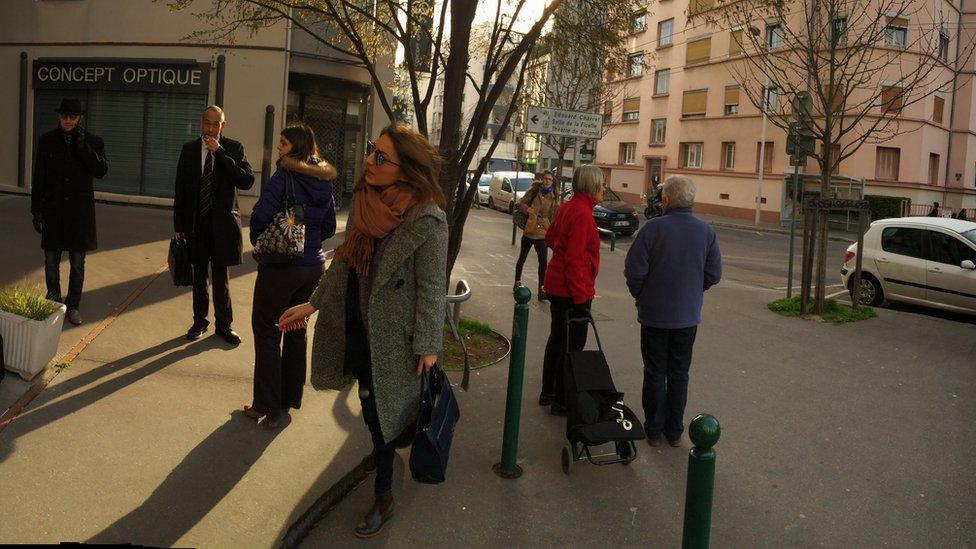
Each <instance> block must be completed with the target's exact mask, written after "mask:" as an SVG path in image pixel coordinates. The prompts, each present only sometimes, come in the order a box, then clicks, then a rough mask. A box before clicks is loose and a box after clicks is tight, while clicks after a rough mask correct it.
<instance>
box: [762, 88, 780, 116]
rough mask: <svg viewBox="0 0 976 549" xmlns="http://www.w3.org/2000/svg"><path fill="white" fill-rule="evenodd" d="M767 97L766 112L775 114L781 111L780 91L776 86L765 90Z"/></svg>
mask: <svg viewBox="0 0 976 549" xmlns="http://www.w3.org/2000/svg"><path fill="white" fill-rule="evenodd" d="M763 91H764V93H763V95H764V96H765V103H766V112H767V113H774V112H776V111H777V110H778V109H779V91H778V90H777V89H776V86H770V87H768V88H766V89H765V90H763Z"/></svg>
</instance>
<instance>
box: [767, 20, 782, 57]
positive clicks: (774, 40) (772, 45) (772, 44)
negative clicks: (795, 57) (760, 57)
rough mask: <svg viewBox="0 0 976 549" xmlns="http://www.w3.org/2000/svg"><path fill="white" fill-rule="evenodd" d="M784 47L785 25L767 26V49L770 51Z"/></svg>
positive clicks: (774, 24) (773, 24)
mask: <svg viewBox="0 0 976 549" xmlns="http://www.w3.org/2000/svg"><path fill="white" fill-rule="evenodd" d="M782 45H783V25H780V24H779V23H772V24H770V25H766V48H767V49H770V50H775V49H778V48H779V47H780V46H782Z"/></svg>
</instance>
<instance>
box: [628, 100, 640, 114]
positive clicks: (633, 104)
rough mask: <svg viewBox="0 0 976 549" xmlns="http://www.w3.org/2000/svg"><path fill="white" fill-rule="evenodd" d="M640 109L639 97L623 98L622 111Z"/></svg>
mask: <svg viewBox="0 0 976 549" xmlns="http://www.w3.org/2000/svg"><path fill="white" fill-rule="evenodd" d="M639 110H640V97H635V98H633V99H624V112H633V111H639Z"/></svg>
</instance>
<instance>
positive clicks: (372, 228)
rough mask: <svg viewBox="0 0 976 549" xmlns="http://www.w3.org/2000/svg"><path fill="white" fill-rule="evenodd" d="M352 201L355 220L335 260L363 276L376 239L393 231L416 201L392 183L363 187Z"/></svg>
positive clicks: (403, 187)
mask: <svg viewBox="0 0 976 549" xmlns="http://www.w3.org/2000/svg"><path fill="white" fill-rule="evenodd" d="M353 200H354V201H355V204H356V210H355V211H356V214H355V216H356V217H355V220H354V221H353V226H352V228H351V229H349V236H348V237H346V241H345V242H343V243H342V245H340V246H339V247H338V248H336V251H335V257H336V259H341V260H343V261H345V262H346V264H347V265H349V266H350V267H352V268H353V269H356V273H358V274H359V276H367V275H369V271H370V263H372V261H373V250H374V248H375V245H376V239H377V238H383V237H385V236H387V235H388V234H390V233H392V232H393V231H395V230H396V228H397V227H399V226H400V224H401V223H403V218H404V214H405V213H406V212H407V211H409V210H410V208H412V207H413V206H414V204H415V203H416V199H415V198H414V195H413V191H411V190H410V189H409V188H408V187H407V186H406V185H399V184H396V183H394V184H392V185H387V186H385V187H380V186H376V185H369V184H363V185H362V186H361V187H360V188H359V189H357V190H356V192H355V193H354V196H353Z"/></svg>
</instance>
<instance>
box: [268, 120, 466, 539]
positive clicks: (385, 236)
mask: <svg viewBox="0 0 976 549" xmlns="http://www.w3.org/2000/svg"><path fill="white" fill-rule="evenodd" d="M366 153H367V156H366V163H365V168H364V173H363V177H362V179H360V181H358V182H357V183H356V187H355V192H354V198H353V210H352V211H351V212H350V214H349V221H348V225H347V227H349V228H348V229H347V237H346V241H345V242H344V243H343V244H342V245H341V246H339V247H338V248H336V251H335V257H334V259H333V261H332V264H331V266H330V267H329V269H328V270H327V271H326V272H325V274H323V275H322V278H321V279H320V280H319V284H318V287H317V288H316V289H315V292H314V293H313V294H312V297H311V299H310V300H309V302H308V303H305V304H302V305H297V306H295V307H292V308H291V309H288V310H287V311H285V314H284V315H282V317H281V319H280V320H279V321H278V325H279V327H280V329H281V330H283V331H290V330H295V329H301V328H303V327H304V326H305V324H306V323H307V321H308V317H309V316H310V315H311V314H312V313H314V312H315V311H318V310H322V311H324V312H325V314H321V315H318V319H317V320H316V324H315V338H314V340H313V342H312V386H313V387H315V388H316V389H341V388H343V387H345V386H346V385H348V384H349V383H350V382H351V381H352V380H353V379H356V380H358V382H359V398H360V400H361V402H362V409H363V419H364V420H365V422H366V426H367V427H368V428H369V432H370V436H371V437H372V439H373V458H374V461H375V464H376V482H375V485H374V494H375V496H376V500H375V502H374V504H373V506H372V508H371V509H370V510H369V511H368V512H367V513H366V515H365V517H364V518H363V520H362V521H361V522H360V523H359V525H358V526H357V527H356V535H357V536H359V537H370V536H374V535H376V534H377V533H379V532H380V530H381V529H382V528H383V524H384V523H385V522H386V521H387V520H389V519H390V517H392V516H393V492H392V488H393V458H394V454H395V446H394V441H395V439H396V438H397V437H398V436H399V435H400V434H401V433H402V432H403V431H404V430H405V429H407V428H409V427H412V424H413V422H414V420H415V419H416V415H417V407H418V406H419V401H420V375H421V374H422V373H423V372H425V371H427V370H429V369H430V368H431V367H432V366H433V365H434V364H435V363H436V362H437V359H438V356H439V355H440V354H441V347H442V343H443V341H442V337H443V336H442V333H443V332H442V330H443V326H444V310H445V301H446V295H447V279H446V275H445V271H446V265H447V220H446V216H445V214H444V210H443V207H444V204H445V200H444V194H443V192H442V191H441V188H440V185H439V184H438V176H439V173H440V166H441V161H440V156H439V155H438V153H437V151H436V149H434V147H432V146H431V145H430V143H428V142H427V139H426V138H425V137H424V136H423V135H421V134H420V133H418V132H416V131H415V130H413V129H411V128H409V127H407V126H404V125H402V124H392V125H390V126H388V127H387V128H386V129H384V130H383V131H382V132H381V133H380V137H379V138H378V139H377V140H376V143H375V144H374V143H367V147H366Z"/></svg>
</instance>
